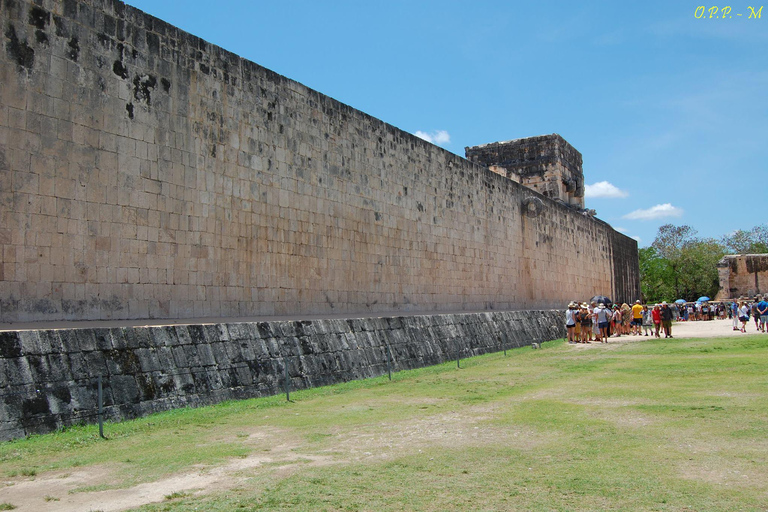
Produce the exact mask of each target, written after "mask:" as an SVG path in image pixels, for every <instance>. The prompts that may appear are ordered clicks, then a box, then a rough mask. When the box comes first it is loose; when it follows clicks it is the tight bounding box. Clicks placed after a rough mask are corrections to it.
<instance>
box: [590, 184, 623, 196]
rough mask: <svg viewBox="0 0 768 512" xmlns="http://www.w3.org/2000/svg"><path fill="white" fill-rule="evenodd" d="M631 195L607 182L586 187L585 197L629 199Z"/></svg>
mask: <svg viewBox="0 0 768 512" xmlns="http://www.w3.org/2000/svg"><path fill="white" fill-rule="evenodd" d="M628 195H629V194H628V193H627V192H626V191H624V190H621V189H619V188H618V187H616V186H615V185H613V184H611V183H609V182H607V181H598V182H597V183H595V184H594V185H587V186H585V187H584V197H627V196H628Z"/></svg>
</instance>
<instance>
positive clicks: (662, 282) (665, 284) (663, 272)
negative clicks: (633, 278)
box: [638, 247, 674, 302]
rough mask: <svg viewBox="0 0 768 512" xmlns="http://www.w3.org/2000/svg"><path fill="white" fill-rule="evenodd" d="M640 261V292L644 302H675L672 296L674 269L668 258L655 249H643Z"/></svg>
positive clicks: (640, 253)
mask: <svg viewBox="0 0 768 512" xmlns="http://www.w3.org/2000/svg"><path fill="white" fill-rule="evenodd" d="M638 253H639V260H640V291H641V292H642V296H643V302H661V301H663V300H674V299H673V298H672V295H674V291H673V290H672V285H671V284H670V283H672V281H673V279H672V269H671V268H670V266H669V262H668V261H667V259H666V258H664V257H662V256H661V255H660V254H659V251H658V250H657V249H656V248H655V247H643V248H642V249H640V250H639V251H638Z"/></svg>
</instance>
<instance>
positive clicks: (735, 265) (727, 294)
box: [717, 254, 768, 300]
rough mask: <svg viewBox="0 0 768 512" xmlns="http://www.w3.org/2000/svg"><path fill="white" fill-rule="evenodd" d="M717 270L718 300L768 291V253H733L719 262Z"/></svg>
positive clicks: (750, 295)
mask: <svg viewBox="0 0 768 512" xmlns="http://www.w3.org/2000/svg"><path fill="white" fill-rule="evenodd" d="M717 271H718V274H719V276H720V291H719V292H718V293H717V300H724V299H738V298H740V297H749V298H752V297H754V296H755V295H759V294H766V293H768V254H731V255H728V256H725V257H723V259H721V260H720V261H719V262H718V264H717Z"/></svg>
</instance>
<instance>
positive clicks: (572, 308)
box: [565, 301, 577, 343]
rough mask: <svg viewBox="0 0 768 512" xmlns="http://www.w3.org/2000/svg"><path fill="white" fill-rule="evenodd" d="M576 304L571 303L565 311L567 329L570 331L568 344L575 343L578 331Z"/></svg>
mask: <svg viewBox="0 0 768 512" xmlns="http://www.w3.org/2000/svg"><path fill="white" fill-rule="evenodd" d="M576 307H577V306H576V303H575V302H573V301H571V303H570V304H568V309H566V310H565V328H566V329H567V330H568V343H574V334H575V331H576Z"/></svg>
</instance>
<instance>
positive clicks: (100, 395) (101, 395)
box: [97, 375, 105, 439]
mask: <svg viewBox="0 0 768 512" xmlns="http://www.w3.org/2000/svg"><path fill="white" fill-rule="evenodd" d="M97 382H98V398H99V437H101V438H102V439H105V438H104V393H103V392H102V389H101V375H99V378H98V381H97Z"/></svg>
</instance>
